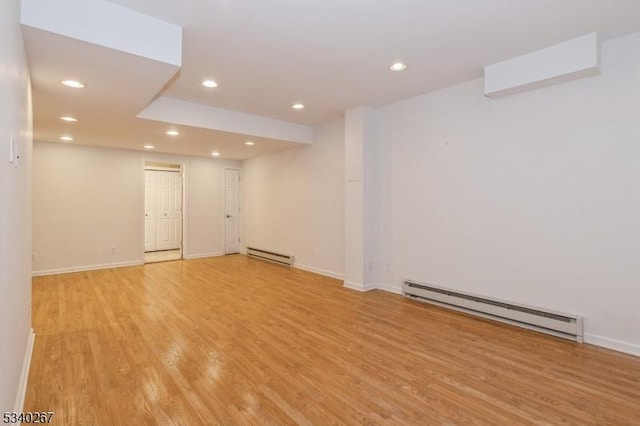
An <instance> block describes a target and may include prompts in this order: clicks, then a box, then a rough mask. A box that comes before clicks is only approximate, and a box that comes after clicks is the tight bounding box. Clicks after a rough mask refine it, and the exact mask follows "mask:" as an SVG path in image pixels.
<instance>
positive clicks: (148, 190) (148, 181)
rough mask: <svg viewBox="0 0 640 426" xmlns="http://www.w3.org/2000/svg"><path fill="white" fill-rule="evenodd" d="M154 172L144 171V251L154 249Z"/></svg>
mask: <svg viewBox="0 0 640 426" xmlns="http://www.w3.org/2000/svg"><path fill="white" fill-rule="evenodd" d="M155 178H156V175H155V172H153V171H151V170H145V171H144V251H154V250H155V249H156V220H155V219H156V211H155V208H154V207H155V204H156V203H155V202H156V197H155Z"/></svg>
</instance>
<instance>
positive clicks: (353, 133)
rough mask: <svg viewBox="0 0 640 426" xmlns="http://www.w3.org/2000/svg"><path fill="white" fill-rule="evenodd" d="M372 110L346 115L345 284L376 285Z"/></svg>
mask: <svg viewBox="0 0 640 426" xmlns="http://www.w3.org/2000/svg"><path fill="white" fill-rule="evenodd" d="M373 126H374V113H373V109H372V108H371V107H368V106H359V107H356V108H352V109H349V110H347V111H346V114H345V179H346V182H345V279H344V286H345V287H348V288H351V289H354V290H359V291H367V290H371V289H372V288H375V270H377V267H376V264H375V263H376V262H375V258H376V250H377V244H376V239H375V235H376V232H375V222H376V221H375V218H376V217H377V215H378V212H377V211H376V209H375V208H373V209H372V207H374V206H375V204H376V202H375V199H376V197H375V194H376V193H377V191H376V190H375V185H374V182H375V176H374V173H375V140H374V129H373Z"/></svg>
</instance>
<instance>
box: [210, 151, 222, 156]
mask: <svg viewBox="0 0 640 426" xmlns="http://www.w3.org/2000/svg"><path fill="white" fill-rule="evenodd" d="M211 155H213V156H214V157H219V156H220V153H219V152H218V151H214V152H212V153H211Z"/></svg>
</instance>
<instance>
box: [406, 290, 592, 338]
mask: <svg viewBox="0 0 640 426" xmlns="http://www.w3.org/2000/svg"><path fill="white" fill-rule="evenodd" d="M402 294H403V295H404V296H405V297H408V298H411V299H415V300H419V301H421V302H426V303H431V304H434V305H438V306H443V307H446V308H450V309H455V310H457V311H462V312H466V313H469V314H472V315H477V316H481V317H484V318H489V319H494V320H497V321H501V322H506V323H508V324H512V325H517V326H519V327H523V328H527V329H530V330H535V331H539V332H542V333H547V334H551V335H554V336H557V337H563V338H565V339H570V340H575V341H576V342H579V343H582V342H583V339H584V331H583V324H582V317H581V316H577V315H571V314H565V313H560V312H553V311H549V310H546V309H544V310H543V309H540V308H535V307H532V306H526V305H516V304H513V303H509V302H504V301H501V300H496V299H490V298H486V297H482V296H477V295H474V294H468V293H461V292H458V291H452V290H449V289H446V288H442V287H437V286H433V285H430V284H421V283H417V282H414V281H405V282H404V283H403V284H402Z"/></svg>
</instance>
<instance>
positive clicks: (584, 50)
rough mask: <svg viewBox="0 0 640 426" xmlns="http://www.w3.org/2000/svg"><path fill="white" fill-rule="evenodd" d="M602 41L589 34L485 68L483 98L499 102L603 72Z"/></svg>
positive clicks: (594, 34) (596, 36)
mask: <svg viewBox="0 0 640 426" xmlns="http://www.w3.org/2000/svg"><path fill="white" fill-rule="evenodd" d="M599 48H600V45H599V41H598V35H597V34H596V33H591V34H587V35H585V36H582V37H578V38H575V39H573V40H569V41H566V42H564V43H560V44H556V45H555V46H551V47H548V48H546V49H542V50H538V51H536V52H533V53H529V54H527V55H523V56H518V57H517V58H513V59H509V60H506V61H503V62H498V63H496V64H493V65H487V66H486V67H484V94H485V95H486V96H488V97H490V98H499V97H502V96H507V95H512V94H514V93H519V92H524V91H527V90H533V89H538V88H541V87H546V86H550V85H552V84H558V83H563V82H566V81H571V80H576V79H578V78H583V77H589V76H592V75H596V74H599V72H600V55H599Z"/></svg>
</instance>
